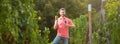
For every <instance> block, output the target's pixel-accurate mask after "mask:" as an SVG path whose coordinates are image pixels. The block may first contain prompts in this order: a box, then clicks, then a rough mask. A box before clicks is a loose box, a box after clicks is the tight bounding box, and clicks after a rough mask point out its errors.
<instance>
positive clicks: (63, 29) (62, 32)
mask: <svg viewBox="0 0 120 44" xmlns="http://www.w3.org/2000/svg"><path fill="white" fill-rule="evenodd" d="M65 23H67V24H72V21H71V20H70V19H68V18H66V17H60V18H58V30H57V36H61V37H65V38H69V27H67V26H65Z"/></svg>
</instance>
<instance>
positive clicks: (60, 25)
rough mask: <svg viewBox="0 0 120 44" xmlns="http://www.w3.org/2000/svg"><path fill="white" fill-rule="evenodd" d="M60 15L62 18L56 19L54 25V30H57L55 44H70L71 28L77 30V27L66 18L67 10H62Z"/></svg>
mask: <svg viewBox="0 0 120 44" xmlns="http://www.w3.org/2000/svg"><path fill="white" fill-rule="evenodd" d="M59 14H60V17H59V18H58V19H57V18H56V19H55V23H54V29H57V35H56V37H55V39H54V40H53V44H58V43H59V41H60V40H62V41H63V44H68V39H69V27H70V28H75V25H74V24H73V23H72V21H71V20H70V19H69V18H67V17H65V14H66V10H65V8H61V9H60V10H59Z"/></svg>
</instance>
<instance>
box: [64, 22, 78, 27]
mask: <svg viewBox="0 0 120 44" xmlns="http://www.w3.org/2000/svg"><path fill="white" fill-rule="evenodd" d="M65 25H66V26H68V27H70V28H75V27H76V26H75V24H73V23H72V21H71V20H70V24H65Z"/></svg>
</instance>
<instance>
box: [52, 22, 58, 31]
mask: <svg viewBox="0 0 120 44" xmlns="http://www.w3.org/2000/svg"><path fill="white" fill-rule="evenodd" d="M53 28H54V29H57V28H58V21H57V20H55V23H54V27H53Z"/></svg>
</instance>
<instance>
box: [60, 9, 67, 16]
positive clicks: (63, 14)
mask: <svg viewBox="0 0 120 44" xmlns="http://www.w3.org/2000/svg"><path fill="white" fill-rule="evenodd" d="M59 14H60V16H65V14H66V10H65V8H60V10H59Z"/></svg>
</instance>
